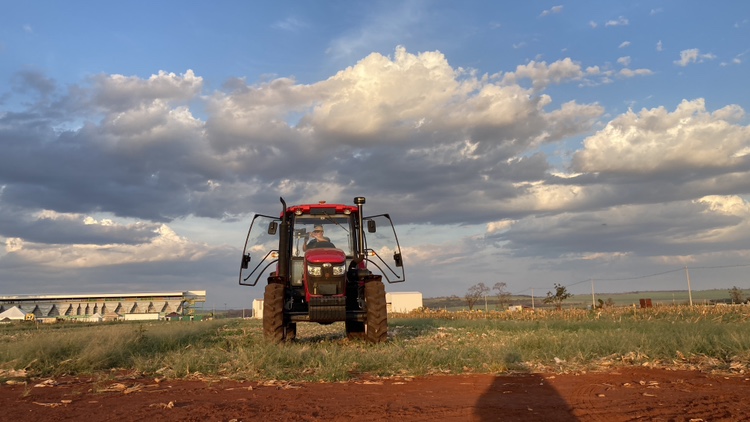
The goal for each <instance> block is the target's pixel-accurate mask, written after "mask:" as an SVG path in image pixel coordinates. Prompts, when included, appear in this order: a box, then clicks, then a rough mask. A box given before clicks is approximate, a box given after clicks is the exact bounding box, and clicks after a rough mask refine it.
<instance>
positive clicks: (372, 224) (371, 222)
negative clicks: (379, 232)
mask: <svg viewBox="0 0 750 422" xmlns="http://www.w3.org/2000/svg"><path fill="white" fill-rule="evenodd" d="M375 231H376V228H375V220H367V232H368V233H375Z"/></svg>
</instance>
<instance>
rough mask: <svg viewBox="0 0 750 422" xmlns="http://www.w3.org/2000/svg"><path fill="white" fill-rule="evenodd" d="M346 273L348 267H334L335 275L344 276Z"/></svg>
mask: <svg viewBox="0 0 750 422" xmlns="http://www.w3.org/2000/svg"><path fill="white" fill-rule="evenodd" d="M345 272H346V265H336V266H334V267H333V275H344V273H345Z"/></svg>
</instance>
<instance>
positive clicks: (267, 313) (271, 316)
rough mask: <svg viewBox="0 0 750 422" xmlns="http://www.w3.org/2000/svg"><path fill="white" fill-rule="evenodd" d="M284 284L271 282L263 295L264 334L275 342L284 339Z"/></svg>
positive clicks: (267, 338)
mask: <svg viewBox="0 0 750 422" xmlns="http://www.w3.org/2000/svg"><path fill="white" fill-rule="evenodd" d="M285 334H286V333H285V330H284V285H283V284H279V283H271V284H269V285H267V286H266V292H265V293H264V295H263V336H264V337H265V338H266V340H269V341H272V342H274V343H281V342H282V341H284V338H285V337H286V336H285Z"/></svg>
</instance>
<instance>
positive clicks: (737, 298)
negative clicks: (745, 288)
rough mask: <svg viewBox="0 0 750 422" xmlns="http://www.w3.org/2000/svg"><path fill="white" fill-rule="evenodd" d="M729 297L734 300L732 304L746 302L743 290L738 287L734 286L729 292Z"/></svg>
mask: <svg viewBox="0 0 750 422" xmlns="http://www.w3.org/2000/svg"><path fill="white" fill-rule="evenodd" d="M729 297H730V298H732V303H742V302H744V301H745V295H744V293H742V289H740V288H739V287H737V286H734V287H732V289H731V290H729Z"/></svg>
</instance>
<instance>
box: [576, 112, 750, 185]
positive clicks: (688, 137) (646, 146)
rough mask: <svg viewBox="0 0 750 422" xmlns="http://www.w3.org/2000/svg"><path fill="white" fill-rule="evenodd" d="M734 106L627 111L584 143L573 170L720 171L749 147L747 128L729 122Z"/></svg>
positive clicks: (731, 119)
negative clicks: (739, 152) (713, 109)
mask: <svg viewBox="0 0 750 422" xmlns="http://www.w3.org/2000/svg"><path fill="white" fill-rule="evenodd" d="M737 113H740V114H742V113H744V111H743V110H742V109H741V108H739V107H736V106H733V107H728V108H725V109H720V110H717V111H716V112H714V113H710V112H708V111H707V110H706V108H705V102H704V100H703V99H697V100H693V101H683V102H682V103H681V104H680V105H679V106H678V107H677V108H676V109H675V110H674V111H673V112H669V111H667V110H666V109H664V108H663V107H659V108H654V109H650V110H647V109H643V110H641V112H640V113H637V114H636V113H634V112H632V111H628V112H627V113H625V114H623V115H620V116H618V117H616V118H615V119H613V120H612V121H610V122H609V123H608V124H607V126H606V127H605V128H604V129H603V130H601V131H599V132H597V133H596V134H595V135H592V136H590V137H589V138H587V139H586V140H585V141H584V149H583V150H581V151H578V152H577V153H576V154H575V157H574V163H575V168H576V169H577V170H578V171H583V172H597V173H602V172H606V173H640V174H645V173H655V172H665V171H676V170H681V171H695V170H699V169H709V168H716V169H719V168H721V169H724V171H726V172H731V171H732V170H731V169H732V168H733V167H735V166H737V165H740V164H741V162H742V160H741V159H740V158H735V157H734V155H735V153H737V152H738V151H741V150H743V149H744V148H746V147H748V146H750V128H749V127H747V126H738V125H736V124H734V123H733V121H734V120H735V119H736V118H735V117H731V118H728V116H735V115H736V114H737Z"/></svg>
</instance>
